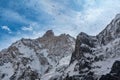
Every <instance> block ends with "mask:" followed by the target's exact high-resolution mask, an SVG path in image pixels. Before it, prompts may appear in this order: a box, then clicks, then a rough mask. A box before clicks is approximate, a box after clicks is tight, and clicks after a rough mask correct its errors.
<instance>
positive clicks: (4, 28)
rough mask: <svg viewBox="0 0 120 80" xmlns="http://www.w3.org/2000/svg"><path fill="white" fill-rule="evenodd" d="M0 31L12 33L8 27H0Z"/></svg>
mask: <svg viewBox="0 0 120 80" xmlns="http://www.w3.org/2000/svg"><path fill="white" fill-rule="evenodd" d="M1 29H3V30H6V31H8V32H9V33H12V31H11V29H10V28H9V27H8V26H1Z"/></svg>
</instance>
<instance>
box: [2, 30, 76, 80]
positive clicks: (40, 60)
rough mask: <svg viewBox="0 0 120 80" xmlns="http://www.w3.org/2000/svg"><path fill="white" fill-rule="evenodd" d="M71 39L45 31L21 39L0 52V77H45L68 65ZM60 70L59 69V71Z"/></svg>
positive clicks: (25, 79)
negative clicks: (30, 37)
mask: <svg viewBox="0 0 120 80" xmlns="http://www.w3.org/2000/svg"><path fill="white" fill-rule="evenodd" d="M74 46H75V39H74V38H73V37H71V36H70V35H68V34H61V35H59V36H55V35H54V33H53V31H52V30H48V31H47V32H46V33H45V34H44V35H43V36H42V37H40V38H37V39H24V38H23V39H21V40H19V41H16V42H15V43H13V44H12V45H11V46H10V47H9V48H8V49H4V50H2V51H1V52H0V80H48V79H49V78H52V77H54V76H58V75H60V74H61V73H62V72H63V71H64V69H65V68H66V67H67V66H68V65H69V62H70V59H71V55H72V52H73V51H74ZM61 69H63V70H61Z"/></svg>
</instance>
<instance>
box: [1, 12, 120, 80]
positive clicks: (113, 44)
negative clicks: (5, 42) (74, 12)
mask: <svg viewBox="0 0 120 80" xmlns="http://www.w3.org/2000/svg"><path fill="white" fill-rule="evenodd" d="M0 80H120V14H118V15H116V17H115V18H114V19H113V20H112V21H111V22H110V24H108V25H107V27H106V28H105V29H104V30H103V31H101V32H100V33H99V34H98V35H96V36H91V35H88V34H86V33H84V32H81V33H80V34H79V35H78V36H77V38H76V39H74V38H73V37H71V36H70V35H68V34H61V35H59V36H55V35H54V32H53V31H52V30H48V31H47V32H46V33H45V34H44V35H43V36H42V37H40V38H37V39H24V38H23V39H21V40H19V41H17V42H15V43H13V44H12V45H11V46H10V47H9V48H8V49H4V50H2V51H1V52H0Z"/></svg>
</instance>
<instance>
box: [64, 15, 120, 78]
mask: <svg viewBox="0 0 120 80" xmlns="http://www.w3.org/2000/svg"><path fill="white" fill-rule="evenodd" d="M65 74H66V77H65V78H64V80H120V14H118V15H117V16H116V17H115V18H114V19H113V20H112V21H111V23H110V24H108V25H107V27H106V28H105V29H104V30H103V31H102V32H101V33H99V34H98V35H97V36H90V35H87V34H85V33H83V32H81V33H80V34H79V35H78V36H77V39H76V45H75V51H74V52H73V54H72V58H71V62H70V66H69V67H68V68H67V69H66V71H65Z"/></svg>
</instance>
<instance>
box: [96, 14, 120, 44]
mask: <svg viewBox="0 0 120 80" xmlns="http://www.w3.org/2000/svg"><path fill="white" fill-rule="evenodd" d="M97 38H98V39H99V43H100V44H102V45H106V44H108V43H109V42H110V41H113V40H115V39H116V38H120V14H117V15H116V17H115V18H114V19H113V20H112V21H111V22H110V24H108V25H107V27H106V28H105V29H104V30H103V31H102V32H101V33H99V34H98V35H97Z"/></svg>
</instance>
